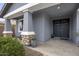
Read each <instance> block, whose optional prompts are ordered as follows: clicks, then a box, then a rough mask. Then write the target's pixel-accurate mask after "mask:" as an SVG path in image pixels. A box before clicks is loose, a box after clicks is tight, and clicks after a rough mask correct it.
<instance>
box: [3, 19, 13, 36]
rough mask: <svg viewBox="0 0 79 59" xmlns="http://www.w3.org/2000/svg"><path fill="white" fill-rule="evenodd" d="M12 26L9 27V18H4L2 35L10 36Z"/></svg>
mask: <svg viewBox="0 0 79 59" xmlns="http://www.w3.org/2000/svg"><path fill="white" fill-rule="evenodd" d="M12 33H13V32H12V28H11V22H10V20H9V19H6V20H5V25H4V31H3V35H4V37H6V36H12Z"/></svg>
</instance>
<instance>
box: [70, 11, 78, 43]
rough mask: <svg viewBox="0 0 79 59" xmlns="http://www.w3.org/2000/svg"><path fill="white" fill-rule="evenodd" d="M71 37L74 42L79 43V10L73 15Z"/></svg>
mask: <svg viewBox="0 0 79 59" xmlns="http://www.w3.org/2000/svg"><path fill="white" fill-rule="evenodd" d="M70 20H71V30H70V39H71V40H72V41H73V42H74V43H76V44H77V43H79V12H78V11H77V12H75V13H74V14H73V16H72V17H71V19H70Z"/></svg>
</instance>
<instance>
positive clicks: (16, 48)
mask: <svg viewBox="0 0 79 59" xmlns="http://www.w3.org/2000/svg"><path fill="white" fill-rule="evenodd" d="M0 55H3V56H5V55H6V56H22V55H25V50H24V48H23V45H22V44H21V43H20V42H19V41H18V40H17V39H16V38H14V37H0Z"/></svg>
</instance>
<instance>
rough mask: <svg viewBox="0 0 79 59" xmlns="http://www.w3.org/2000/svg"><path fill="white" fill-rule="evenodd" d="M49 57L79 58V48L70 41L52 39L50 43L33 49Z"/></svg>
mask: <svg viewBox="0 0 79 59" xmlns="http://www.w3.org/2000/svg"><path fill="white" fill-rule="evenodd" d="M28 48H30V49H33V50H35V51H39V52H41V53H43V54H44V55H47V56H79V47H77V45H75V44H74V43H72V42H70V41H68V40H60V39H59V38H54V39H50V40H49V41H47V42H45V43H43V44H40V45H39V46H37V47H35V48H32V47H28Z"/></svg>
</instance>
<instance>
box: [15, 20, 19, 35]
mask: <svg viewBox="0 0 79 59" xmlns="http://www.w3.org/2000/svg"><path fill="white" fill-rule="evenodd" d="M18 24H19V21H18V20H16V27H15V35H16V36H19V35H18Z"/></svg>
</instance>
